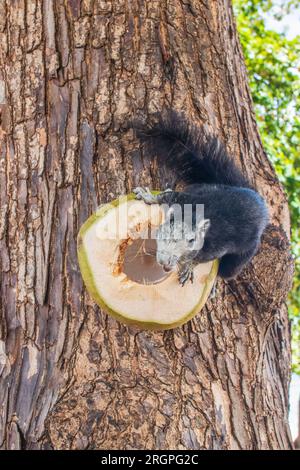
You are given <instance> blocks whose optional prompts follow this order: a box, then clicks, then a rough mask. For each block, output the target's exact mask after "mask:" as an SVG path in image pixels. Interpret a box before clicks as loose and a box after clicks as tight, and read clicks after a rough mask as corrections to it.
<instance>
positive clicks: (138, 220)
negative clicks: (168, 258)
mask: <svg viewBox="0 0 300 470" xmlns="http://www.w3.org/2000/svg"><path fill="white" fill-rule="evenodd" d="M163 219H164V214H163V211H162V209H161V207H160V206H159V205H156V204H155V205H151V206H149V205H146V204H145V203H144V202H142V201H138V200H136V199H134V198H133V196H132V195H130V196H128V197H124V198H122V199H120V200H118V202H116V201H114V202H113V204H110V205H107V206H104V207H102V208H101V209H100V211H99V212H98V214H95V215H93V216H92V217H91V218H90V219H88V221H87V222H86V223H85V224H84V225H83V226H82V228H81V230H80V232H79V238H78V255H79V263H80V268H81V272H82V276H83V279H84V281H85V284H86V286H87V289H88V290H89V291H90V293H91V294H92V296H93V297H94V299H95V300H96V302H97V303H98V304H99V305H101V306H102V307H103V308H104V309H105V310H106V311H107V312H108V313H110V314H111V315H113V316H115V317H117V318H118V319H119V320H123V321H124V322H125V323H135V324H137V325H140V326H144V327H145V328H157V329H158V328H172V327H174V326H177V325H179V324H182V323H184V322H185V321H187V320H189V319H190V318H191V317H192V316H194V315H195V314H196V313H197V311H199V310H200V309H201V308H202V306H203V305H204V303H205V301H206V300H207V297H208V295H209V292H210V290H211V288H212V285H213V283H214V279H215V277H216V274H217V261H214V262H209V263H204V264H199V265H198V266H196V268H195V269H194V281H193V283H191V282H187V283H186V284H185V285H184V286H181V285H180V283H179V282H178V273H177V272H176V271H172V272H169V273H166V272H165V271H164V270H163V268H162V267H161V266H160V265H159V264H158V263H157V262H156V256H155V252H156V241H155V239H153V238H150V239H147V238H145V234H146V233H147V235H149V233H150V230H152V231H153V232H152V236H153V234H155V230H156V229H157V227H158V226H159V225H160V224H161V223H162V222H163Z"/></svg>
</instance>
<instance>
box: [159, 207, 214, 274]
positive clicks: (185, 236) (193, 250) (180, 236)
mask: <svg viewBox="0 0 300 470" xmlns="http://www.w3.org/2000/svg"><path fill="white" fill-rule="evenodd" d="M209 226H210V220H209V219H201V220H200V221H199V222H198V223H197V224H195V225H192V224H187V223H185V222H183V221H182V220H176V219H175V218H174V214H173V212H172V209H170V210H169V211H168V213H167V216H166V220H165V222H164V223H163V224H161V225H160V226H159V228H158V230H157V233H156V244H157V251H156V259H157V262H158V263H159V264H160V265H161V266H163V268H164V270H165V271H171V270H173V269H175V268H176V266H177V264H178V263H179V262H180V261H185V260H188V259H193V258H194V257H195V256H196V254H197V253H198V251H199V250H201V248H202V247H203V243H204V236H205V234H206V232H207V230H208V229H209Z"/></svg>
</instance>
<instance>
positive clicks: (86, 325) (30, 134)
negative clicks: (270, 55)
mask: <svg viewBox="0 0 300 470" xmlns="http://www.w3.org/2000/svg"><path fill="white" fill-rule="evenodd" d="M0 31H1V33H0V34H1V38H0V50H1V57H0V60H1V62H0V100H1V105H0V106H1V128H0V136H1V147H0V207H1V212H0V253H1V256H0V258H1V259H0V266H1V273H0V282H1V296H0V309H1V310H0V312H1V341H0V374H1V382H0V403H1V409H0V447H1V448H3V449H5V448H7V449H20V448H26V449H31V448H42V449H48V448H50V449H87V448H90V449H91V448H93V449H94V448H97V449H109V448H110V449H143V448H145V449H174V448H175V449H291V448H292V439H291V436H290V431H289V426H288V421H287V408H288V383H289V375H290V345H289V339H290V338H289V324H288V318H287V310H286V306H285V299H286V295H287V292H288V290H289V288H290V284H291V278H292V271H293V263H292V259H291V256H290V251H289V230H290V229H289V215H288V207H287V202H286V199H285V196H284V195H283V191H282V189H281V187H280V184H279V183H278V180H277V178H276V176H275V173H274V170H273V168H272V166H271V164H270V163H269V161H268V159H267V157H266V155H265V153H264V151H263V148H262V144H261V141H260V138H259V135H258V130H257V125H256V122H255V116H254V114H253V109H252V101H251V97H250V92H249V87H248V84H247V75H246V70H245V65H244V60H243V56H242V53H241V48H240V45H239V42H238V37H237V32H236V26H235V23H234V20H233V14H232V9H231V4H230V2H229V0H215V1H209V0H201V1H197V0H177V1H176V0H160V1H158V0H152V1H145V0H127V1H125V0H115V1H104V0H83V1H79V0H72V1H71V0H70V1H67V0H65V1H64V0H57V1H56V2H52V1H51V0H43V1H42V0H36V1H34V0H28V1H25V0H23V1H22V0H15V1H13V2H6V1H5V0H0ZM166 106H168V107H172V108H175V109H178V110H183V111H184V112H185V114H186V115H187V116H188V117H189V118H190V119H191V120H193V121H195V122H196V121H197V122H199V123H201V124H204V126H205V127H206V129H207V130H208V131H211V132H213V133H216V134H218V135H219V137H220V138H221V139H222V140H223V141H224V143H225V144H226V146H227V148H228V150H229V151H230V152H231V153H232V154H233V155H234V157H235V159H236V161H237V162H238V163H239V164H240V166H241V167H242V169H243V171H244V172H245V173H246V174H247V175H248V176H249V178H250V179H251V181H252V182H253V183H254V184H255V186H256V187H257V188H258V190H259V191H260V192H261V193H262V194H263V195H264V196H265V198H266V199H267V201H268V204H269V207H270V211H271V224H270V226H269V227H268V230H267V231H266V233H265V235H264V237H263V242H262V246H261V249H260V251H259V253H258V254H257V256H256V257H255V258H254V260H253V261H252V262H251V263H250V265H249V267H248V268H247V269H245V270H244V272H243V273H242V274H241V275H240V276H239V277H238V279H236V280H234V281H230V282H224V281H221V280H218V282H217V293H216V297H215V298H214V299H211V300H210V301H209V302H208V303H207V306H206V307H205V308H204V309H203V310H202V311H201V313H200V314H198V315H197V316H196V317H195V319H194V320H192V321H191V322H189V323H188V324H186V325H184V326H183V327H180V328H177V329H175V330H172V331H166V332H146V331H140V330H137V329H134V328H132V327H126V326H124V325H122V324H120V323H118V322H117V321H115V320H113V319H111V318H109V317H107V316H106V315H105V314H104V313H103V312H101V311H100V309H99V308H98V307H97V306H96V305H95V304H94V303H93V301H92V300H91V298H90V297H89V295H88V294H87V292H86V290H85V289H84V286H83V284H82V280H81V276H80V273H79V269H78V263H77V256H76V236H77V233H78V230H79V228H80V225H81V224H82V223H83V222H84V221H85V220H86V218H87V217H88V216H89V215H90V214H91V213H92V212H93V211H94V210H95V209H96V207H97V206H98V205H99V204H100V203H102V202H106V201H110V200H111V199H112V198H115V197H117V196H119V195H120V194H124V193H128V192H130V191H131V190H132V188H133V187H134V186H137V185H141V184H148V185H150V186H152V187H160V188H162V187H164V184H165V182H166V180H163V179H159V178H158V176H157V172H156V169H155V168H153V166H151V165H150V164H149V162H148V161H147V156H146V155H143V154H142V153H141V150H140V149H139V146H138V143H137V142H136V141H135V140H134V137H133V135H132V132H131V131H127V130H126V125H127V123H128V121H129V119H130V118H132V117H141V118H143V119H147V118H148V117H149V116H151V115H152V114H153V113H154V112H155V111H159V110H161V109H163V108H164V107H166Z"/></svg>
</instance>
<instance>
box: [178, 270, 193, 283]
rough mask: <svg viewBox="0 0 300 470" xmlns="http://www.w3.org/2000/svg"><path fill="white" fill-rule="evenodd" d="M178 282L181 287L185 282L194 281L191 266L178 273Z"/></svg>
mask: <svg viewBox="0 0 300 470" xmlns="http://www.w3.org/2000/svg"><path fill="white" fill-rule="evenodd" d="M178 280H179V283H180V284H181V285H182V287H183V286H184V285H185V283H186V282H187V281H189V280H190V281H191V283H193V281H194V271H193V268H192V267H191V266H188V267H185V268H184V269H182V270H180V271H179V273H178Z"/></svg>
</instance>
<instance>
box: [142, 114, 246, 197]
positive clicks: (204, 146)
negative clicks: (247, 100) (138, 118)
mask: <svg viewBox="0 0 300 470" xmlns="http://www.w3.org/2000/svg"><path fill="white" fill-rule="evenodd" d="M133 128H134V129H135V131H136V133H137V136H138V138H139V139H140V140H141V141H142V142H143V143H144V144H145V145H146V149H147V151H148V153H149V154H150V157H152V158H154V157H155V156H157V158H158V161H159V162H160V163H161V164H164V165H166V166H167V167H168V168H170V169H172V170H174V171H175V172H176V174H177V175H179V177H180V180H181V181H183V182H184V183H189V184H190V183H210V184H213V183H217V184H225V185H230V186H238V187H245V188H250V187H251V185H250V183H249V181H248V180H247V178H246V177H245V176H243V174H242V173H241V171H240V170H239V169H238V167H237V166H236V165H235V163H234V161H233V160H232V158H231V157H230V156H229V155H228V154H227V152H226V150H225V147H224V146H223V145H222V143H221V142H220V141H219V140H218V139H217V138H216V137H209V136H206V135H205V133H204V130H203V128H201V127H199V126H195V125H193V124H191V123H189V122H188V121H187V120H186V118H185V117H184V116H183V115H182V114H180V113H178V112H176V111H173V110H168V111H164V112H163V113H162V114H159V115H156V123H155V124H153V125H149V126H143V125H140V124H139V123H137V122H134V123H133Z"/></svg>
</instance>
